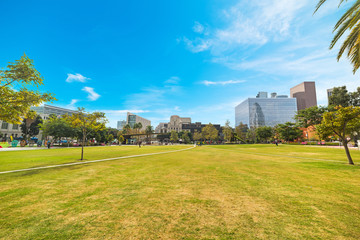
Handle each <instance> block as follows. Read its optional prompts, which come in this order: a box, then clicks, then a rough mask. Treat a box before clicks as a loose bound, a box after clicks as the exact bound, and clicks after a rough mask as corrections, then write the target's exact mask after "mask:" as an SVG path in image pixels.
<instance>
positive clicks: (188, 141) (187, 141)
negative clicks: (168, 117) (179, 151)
mask: <svg viewBox="0 0 360 240" xmlns="http://www.w3.org/2000/svg"><path fill="white" fill-rule="evenodd" d="M182 138H183V141H184V143H186V144H189V143H191V139H190V136H189V133H188V132H185V133H184V134H183V136H182Z"/></svg>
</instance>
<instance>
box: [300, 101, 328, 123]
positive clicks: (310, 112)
mask: <svg viewBox="0 0 360 240" xmlns="http://www.w3.org/2000/svg"><path fill="white" fill-rule="evenodd" d="M326 111H328V109H327V108H326V107H318V106H313V107H309V108H306V109H302V110H299V112H298V113H297V114H296V115H295V119H296V121H297V123H298V124H299V125H300V127H303V128H308V127H311V126H315V125H318V124H320V123H321V121H322V117H323V114H324V113H325V112H326Z"/></svg>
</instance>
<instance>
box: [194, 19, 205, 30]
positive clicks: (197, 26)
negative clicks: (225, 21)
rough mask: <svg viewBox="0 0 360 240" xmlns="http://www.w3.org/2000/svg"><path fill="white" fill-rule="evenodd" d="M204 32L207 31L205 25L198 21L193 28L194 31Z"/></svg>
mask: <svg viewBox="0 0 360 240" xmlns="http://www.w3.org/2000/svg"><path fill="white" fill-rule="evenodd" d="M204 30H205V27H204V25H202V24H201V23H199V22H197V21H196V22H195V25H194V26H193V31H194V32H196V33H203V32H204Z"/></svg>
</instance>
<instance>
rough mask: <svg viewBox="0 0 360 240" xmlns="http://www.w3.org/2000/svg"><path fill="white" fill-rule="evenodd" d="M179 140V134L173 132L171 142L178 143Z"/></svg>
mask: <svg viewBox="0 0 360 240" xmlns="http://www.w3.org/2000/svg"><path fill="white" fill-rule="evenodd" d="M178 140H179V136H178V133H177V132H176V131H171V135H170V141H171V142H177V141H178Z"/></svg>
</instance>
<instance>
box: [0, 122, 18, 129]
mask: <svg viewBox="0 0 360 240" xmlns="http://www.w3.org/2000/svg"><path fill="white" fill-rule="evenodd" d="M8 128H9V123H7V122H2V123H1V129H6V130H7V129H8ZM12 129H13V130H18V129H19V124H13V125H12Z"/></svg>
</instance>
